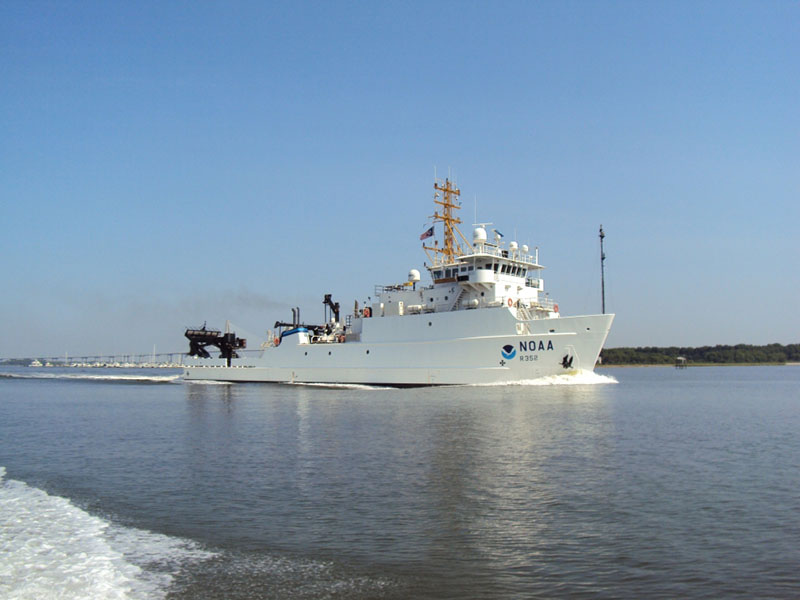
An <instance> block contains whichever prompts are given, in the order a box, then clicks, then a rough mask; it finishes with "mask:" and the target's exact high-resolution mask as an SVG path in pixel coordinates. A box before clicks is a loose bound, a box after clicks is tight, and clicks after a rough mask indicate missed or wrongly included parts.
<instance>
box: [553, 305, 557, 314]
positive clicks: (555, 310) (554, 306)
mask: <svg viewBox="0 0 800 600" xmlns="http://www.w3.org/2000/svg"><path fill="white" fill-rule="evenodd" d="M553 312H558V304H554V305H553Z"/></svg>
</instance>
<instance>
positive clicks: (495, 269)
mask: <svg viewBox="0 0 800 600" xmlns="http://www.w3.org/2000/svg"><path fill="white" fill-rule="evenodd" d="M492 266H493V267H494V272H495V273H497V267H499V266H500V265H498V264H497V263H495V264H494V265H492Z"/></svg>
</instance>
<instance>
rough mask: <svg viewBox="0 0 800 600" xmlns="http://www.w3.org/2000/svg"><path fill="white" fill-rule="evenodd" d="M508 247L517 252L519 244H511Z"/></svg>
mask: <svg viewBox="0 0 800 600" xmlns="http://www.w3.org/2000/svg"><path fill="white" fill-rule="evenodd" d="M508 247H509V248H510V249H511V250H516V249H517V248H518V246H517V242H511V243H510V244H509V245H508Z"/></svg>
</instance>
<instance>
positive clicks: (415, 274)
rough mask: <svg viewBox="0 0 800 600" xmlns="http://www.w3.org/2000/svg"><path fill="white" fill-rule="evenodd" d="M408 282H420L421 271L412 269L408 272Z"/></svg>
mask: <svg viewBox="0 0 800 600" xmlns="http://www.w3.org/2000/svg"><path fill="white" fill-rule="evenodd" d="M408 280H409V281H410V282H412V283H416V282H417V281H419V271H417V270H416V269H411V270H410V271H409V272H408Z"/></svg>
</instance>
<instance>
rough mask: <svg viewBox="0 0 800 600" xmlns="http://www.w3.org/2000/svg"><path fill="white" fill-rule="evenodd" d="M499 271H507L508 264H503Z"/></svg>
mask: <svg viewBox="0 0 800 600" xmlns="http://www.w3.org/2000/svg"><path fill="white" fill-rule="evenodd" d="M500 272H501V273H508V266H507V265H503V267H502V268H501V269H500Z"/></svg>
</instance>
